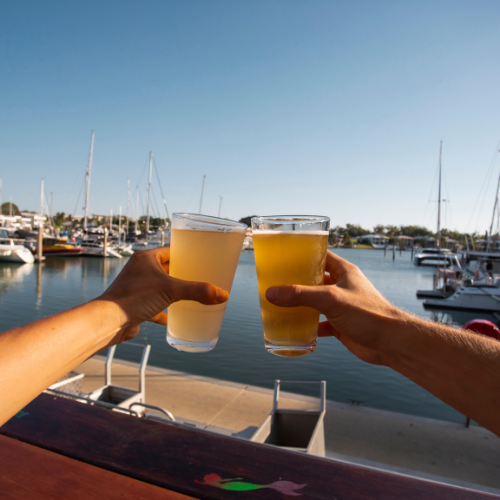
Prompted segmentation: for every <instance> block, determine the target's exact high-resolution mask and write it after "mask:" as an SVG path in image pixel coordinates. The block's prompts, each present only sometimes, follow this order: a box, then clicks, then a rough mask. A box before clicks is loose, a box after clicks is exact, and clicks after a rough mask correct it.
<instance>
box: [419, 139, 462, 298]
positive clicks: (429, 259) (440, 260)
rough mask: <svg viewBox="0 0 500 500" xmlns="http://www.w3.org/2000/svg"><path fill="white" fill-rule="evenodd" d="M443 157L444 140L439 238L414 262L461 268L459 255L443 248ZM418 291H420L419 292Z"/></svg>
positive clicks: (439, 190)
mask: <svg viewBox="0 0 500 500" xmlns="http://www.w3.org/2000/svg"><path fill="white" fill-rule="evenodd" d="M442 157H443V141H441V144H440V146H439V183H438V214H437V238H436V248H423V249H422V251H421V252H419V253H417V254H415V257H414V259H413V262H414V263H415V265H417V266H420V265H422V264H430V265H434V266H440V265H441V264H443V265H444V266H445V267H446V266H448V265H451V266H455V267H457V268H458V269H460V263H459V260H458V256H457V255H456V254H454V253H452V252H451V251H450V250H448V249H447V248H441V201H442V200H441V171H442ZM417 293H418V292H417Z"/></svg>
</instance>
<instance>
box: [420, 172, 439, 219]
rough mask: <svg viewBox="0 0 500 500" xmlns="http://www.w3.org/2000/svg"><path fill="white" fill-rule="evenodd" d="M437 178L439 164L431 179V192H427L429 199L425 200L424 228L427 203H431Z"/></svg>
mask: <svg viewBox="0 0 500 500" xmlns="http://www.w3.org/2000/svg"><path fill="white" fill-rule="evenodd" d="M438 176H439V162H438V166H437V168H436V172H435V174H434V179H433V181H432V185H431V190H430V192H429V198H428V199H427V203H426V205H425V210H424V226H425V216H426V214H427V209H428V208H429V203H432V200H431V198H432V193H433V191H434V186H435V184H436V180H437V178H438Z"/></svg>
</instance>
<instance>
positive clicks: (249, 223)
mask: <svg viewBox="0 0 500 500" xmlns="http://www.w3.org/2000/svg"><path fill="white" fill-rule="evenodd" d="M252 217H258V216H257V215H249V216H247V217H242V218H241V219H240V220H239V222H241V223H242V224H246V225H247V226H248V227H252Z"/></svg>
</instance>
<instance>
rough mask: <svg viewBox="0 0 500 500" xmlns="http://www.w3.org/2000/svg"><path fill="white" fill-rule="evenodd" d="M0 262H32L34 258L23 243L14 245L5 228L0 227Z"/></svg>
mask: <svg viewBox="0 0 500 500" xmlns="http://www.w3.org/2000/svg"><path fill="white" fill-rule="evenodd" d="M0 262H18V263H20V264H32V263H33V262H35V258H34V257H33V254H32V253H31V252H30V251H29V250H28V249H27V248H26V247H25V246H24V245H16V244H15V243H14V240H13V239H12V238H9V233H8V232H7V230H6V229H0Z"/></svg>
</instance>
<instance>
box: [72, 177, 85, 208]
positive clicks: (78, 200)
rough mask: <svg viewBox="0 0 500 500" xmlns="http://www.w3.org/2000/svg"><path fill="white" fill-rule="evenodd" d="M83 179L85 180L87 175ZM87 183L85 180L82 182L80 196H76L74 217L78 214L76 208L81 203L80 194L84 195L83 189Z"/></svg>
mask: <svg viewBox="0 0 500 500" xmlns="http://www.w3.org/2000/svg"><path fill="white" fill-rule="evenodd" d="M83 180H84V181H85V177H84V178H83ZM84 185H85V182H82V183H81V185H80V191H79V193H78V196H77V198H76V203H75V208H74V209H73V214H72V215H73V217H74V216H75V214H76V209H77V207H78V204H79V203H80V196H81V195H82V191H83V186H84Z"/></svg>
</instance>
